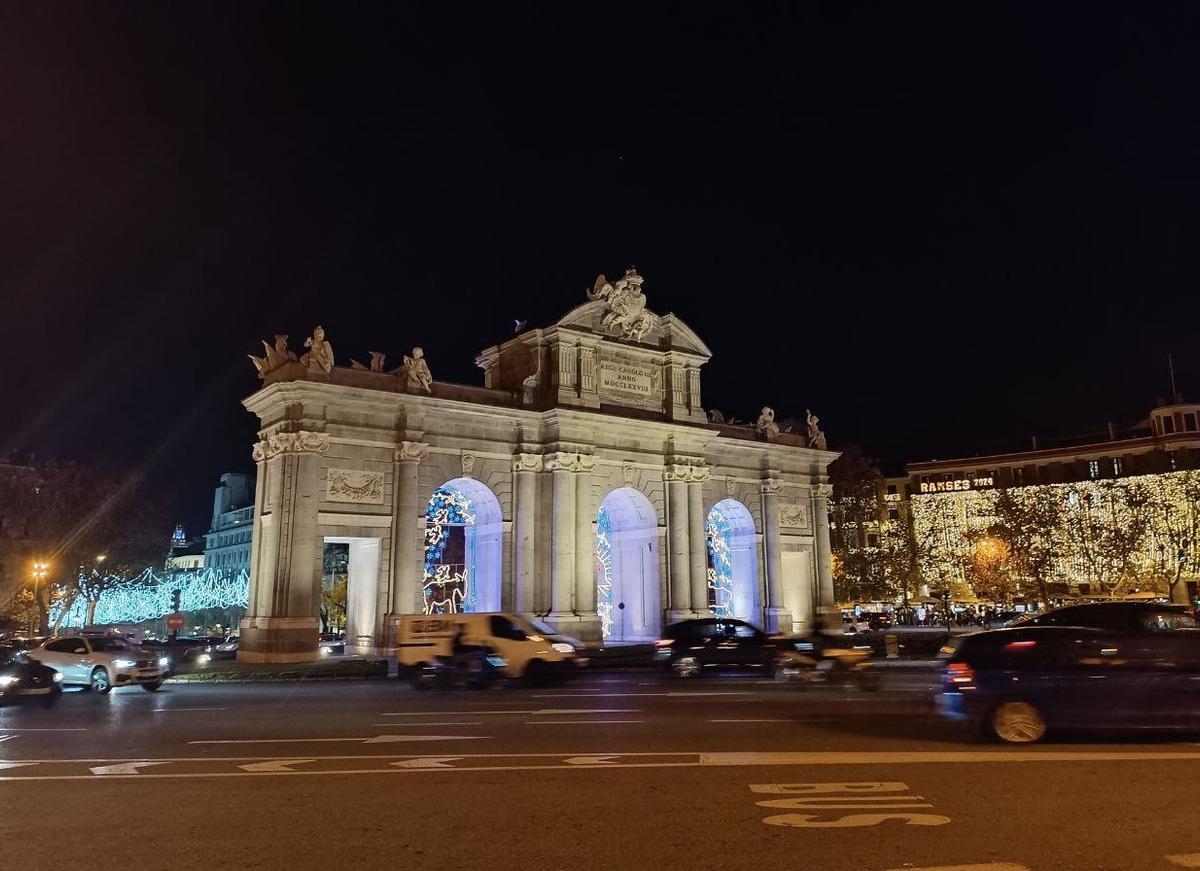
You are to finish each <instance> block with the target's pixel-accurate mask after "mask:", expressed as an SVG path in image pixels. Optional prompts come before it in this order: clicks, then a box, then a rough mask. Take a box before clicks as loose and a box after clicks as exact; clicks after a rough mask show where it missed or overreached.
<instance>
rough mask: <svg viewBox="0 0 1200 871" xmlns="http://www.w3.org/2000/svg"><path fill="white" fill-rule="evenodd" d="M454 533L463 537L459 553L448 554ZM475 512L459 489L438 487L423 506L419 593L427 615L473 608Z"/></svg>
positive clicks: (472, 609)
mask: <svg viewBox="0 0 1200 871" xmlns="http://www.w3.org/2000/svg"><path fill="white" fill-rule="evenodd" d="M453 535H461V536H462V555H461V557H460V558H451V557H457V556H458V554H455V553H449V552H448V551H449V550H450V548H449V545H450V544H451V537H452V536H453ZM475 568H476V566H475V514H474V513H473V512H472V510H471V500H470V499H468V498H467V496H466V494H465V493H463V492H462V491H461V490H458V489H455V488H453V487H446V486H442V487H438V488H437V489H436V490H434V491H433V497H432V498H431V499H430V500H429V505H428V506H427V507H426V508H425V566H424V572H423V577H422V579H421V596H422V599H423V601H424V608H425V613H426V614H455V613H458V612H460V611H468V612H469V611H474V610H475V608H476V605H477V597H476V591H475V584H474V583H473V580H474V578H475Z"/></svg>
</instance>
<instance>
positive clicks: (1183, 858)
mask: <svg viewBox="0 0 1200 871" xmlns="http://www.w3.org/2000/svg"><path fill="white" fill-rule="evenodd" d="M1163 858H1164V859H1166V860H1167V861H1168V862H1170V863H1171V864H1172V865H1176V866H1178V867H1180V868H1200V853H1175V854H1173V855H1170V856H1164V857H1163Z"/></svg>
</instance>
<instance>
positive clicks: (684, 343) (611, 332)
mask: <svg viewBox="0 0 1200 871" xmlns="http://www.w3.org/2000/svg"><path fill="white" fill-rule="evenodd" d="M608 312H609V305H608V303H606V302H604V301H603V300H591V301H589V302H585V303H583V304H582V305H578V306H576V307H575V308H573V309H571V310H570V311H569V312H567V313H566V314H565V315H564V316H563V317H562V318H560V319H559V321H558V323H557V324H555V326H558V327H564V328H566V329H571V330H579V331H582V332H587V333H591V334H592V335H595V336H600V337H603V338H605V339H610V340H612V341H614V342H622V343H627V344H630V345H635V346H637V345H642V346H648V347H651V348H657V349H659V350H673V351H683V352H685V353H690V354H696V355H697V356H700V357H704V358H705V359H708V358H709V357H711V356H712V351H710V350H709V349H708V345H706V344H704V342H703V341H702V340H701V339H700V337H699V336H698V335H696V332H695V330H693V329H692V328H691V327H689V326H688V325H687V324H685V323H684V322H683V321H682V320H680V318H678V317H677V316H675V315H674V314H665V315H658V314H655V313H654V312H652V311H650V310H649V309H646V314H648V315H649V316H650V318H651V320H652V324H651V326H650V328H649V329H648V330H647V331H646V332H645V334H643V335H642V336H641V338H640V339H637V340H633V339H625V338H622V336H621V330H620V329H619V328H613V327H606V326H605V324H604V317H605V315H606V314H607V313H608Z"/></svg>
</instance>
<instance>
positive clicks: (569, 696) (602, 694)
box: [532, 690, 758, 699]
mask: <svg viewBox="0 0 1200 871" xmlns="http://www.w3.org/2000/svg"><path fill="white" fill-rule="evenodd" d="M751 695H758V693H752V692H750V691H749V690H738V691H734V690H730V691H729V692H699V691H697V692H693V693H685V692H666V693H610V692H604V691H599V692H595V693H543V694H541V695H535V696H532V698H535V699H600V698H604V699H607V698H623V697H638V698H650V697H660V698H668V697H679V698H682V697H696V696H751Z"/></svg>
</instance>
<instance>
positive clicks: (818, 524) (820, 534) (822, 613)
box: [813, 484, 835, 628]
mask: <svg viewBox="0 0 1200 871" xmlns="http://www.w3.org/2000/svg"><path fill="white" fill-rule="evenodd" d="M832 495H833V485H831V484H818V485H817V486H816V487H814V488H813V538H814V543H815V544H816V558H817V582H816V584H815V587H816V590H815V592H816V595H815V596H814V599H815V600H816V603H815V604H816V608H815V610H816V614H817V619H818V620H819V621H820V622H821V625H822V626H824V627H826V628H828V626H827V623H828V621H829V620H830V615H831V612H832V611H833V609H834V604H835V602H834V596H833V562H832V553H833V550H832V548H831V547H830V545H829V497H830V496H832Z"/></svg>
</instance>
